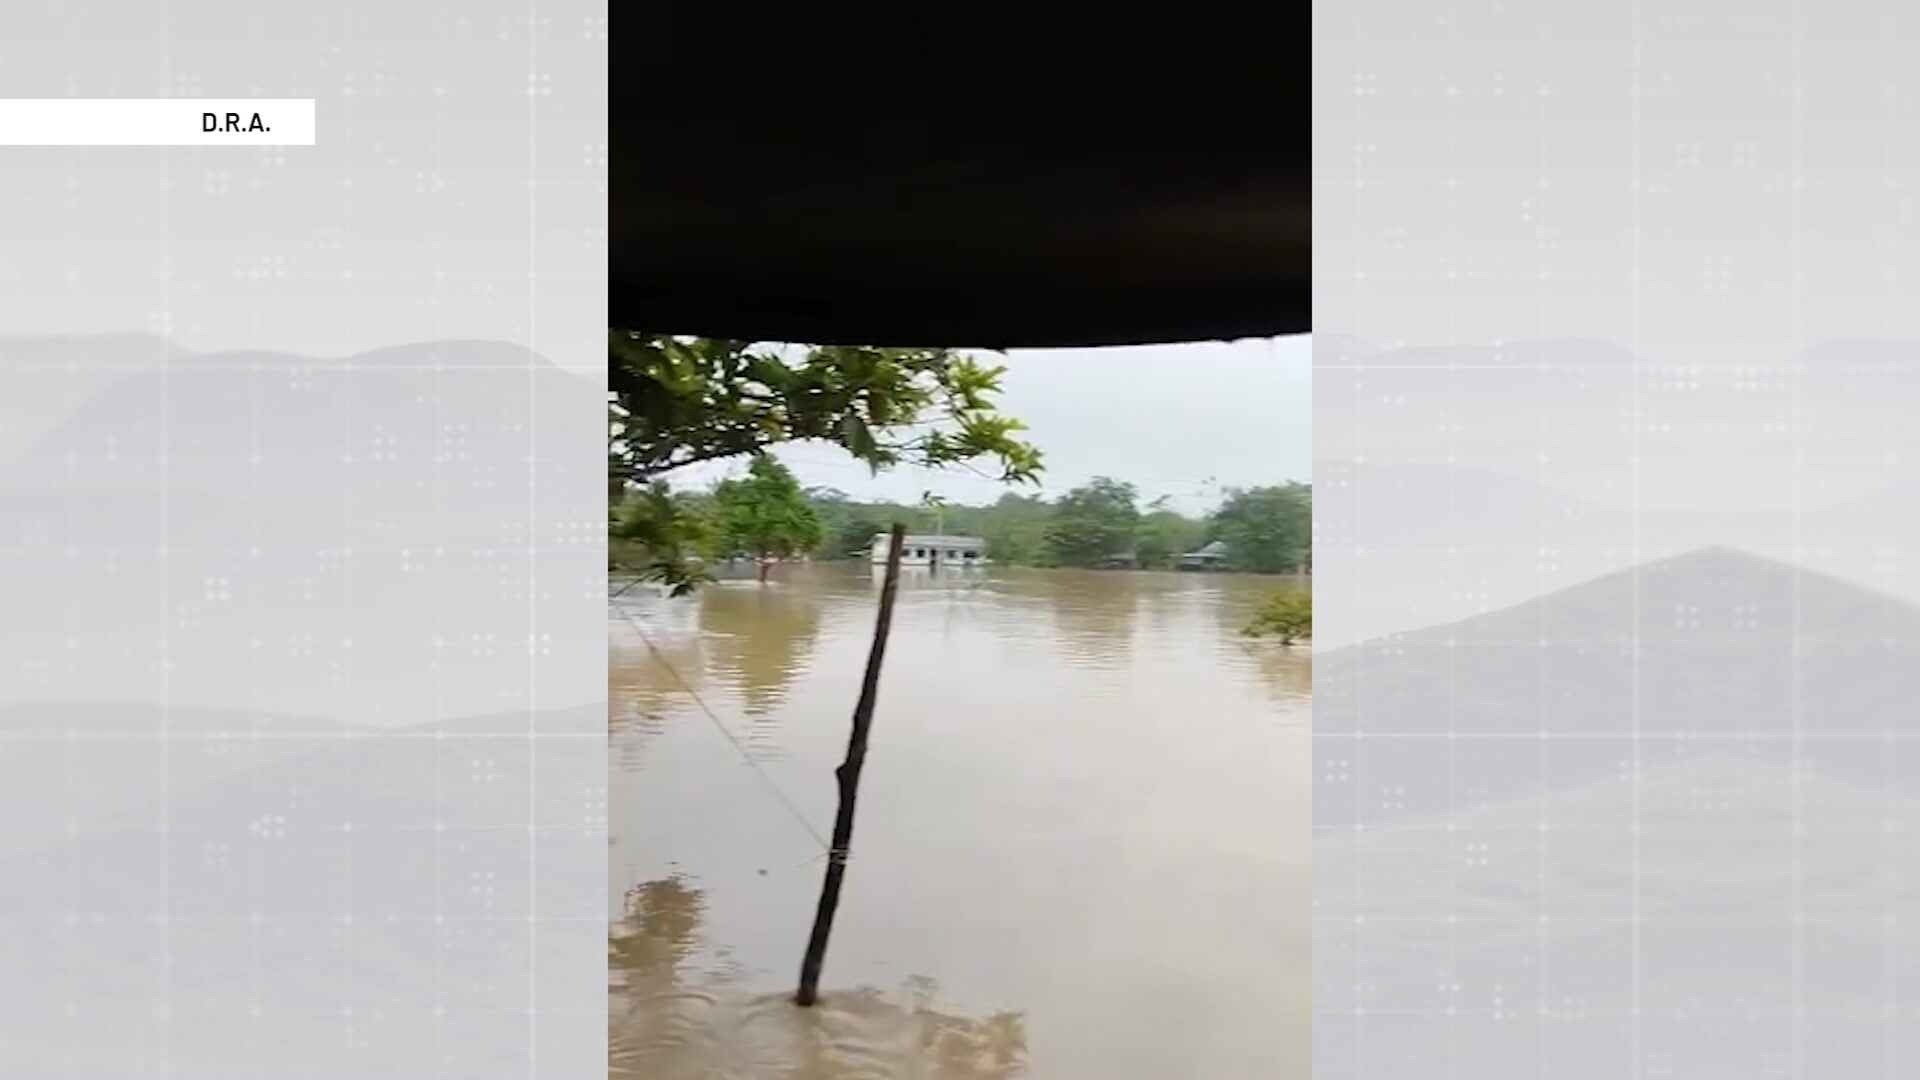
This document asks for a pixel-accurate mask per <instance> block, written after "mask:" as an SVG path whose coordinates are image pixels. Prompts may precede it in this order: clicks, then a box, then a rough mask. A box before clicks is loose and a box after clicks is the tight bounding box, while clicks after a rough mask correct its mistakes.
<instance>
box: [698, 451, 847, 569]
mask: <svg viewBox="0 0 1920 1080" xmlns="http://www.w3.org/2000/svg"><path fill="white" fill-rule="evenodd" d="M713 500H714V504H715V506H716V507H717V508H718V510H719V523H720V543H721V547H722V548H723V549H724V550H725V551H726V553H727V554H729V555H733V554H739V553H744V554H747V555H751V556H753V557H754V558H755V559H756V560H758V561H759V563H760V580H761V581H765V580H767V570H768V568H769V566H770V565H771V563H772V561H773V560H775V559H786V558H792V557H793V556H795V555H799V554H803V553H805V552H809V551H812V550H813V549H814V548H816V547H818V546H820V544H821V543H822V542H823V541H824V540H825V539H826V529H825V527H824V526H822V525H821V524H820V515H819V514H817V513H815V512H814V509H813V504H812V503H810V502H808V501H807V493H806V492H805V491H803V490H801V488H800V482H799V481H798V480H795V479H794V477H793V473H792V472H791V471H789V470H788V469H787V467H786V466H785V465H782V464H780V463H779V462H778V461H775V460H774V459H773V458H771V457H768V456H766V455H764V454H763V455H760V456H759V457H756V458H754V459H753V465H752V466H751V467H750V468H749V469H748V470H747V475H746V478H745V479H741V480H726V481H723V482H722V483H721V484H720V486H719V487H717V488H714V489H713Z"/></svg>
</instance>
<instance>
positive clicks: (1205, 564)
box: [1175, 540, 1227, 570]
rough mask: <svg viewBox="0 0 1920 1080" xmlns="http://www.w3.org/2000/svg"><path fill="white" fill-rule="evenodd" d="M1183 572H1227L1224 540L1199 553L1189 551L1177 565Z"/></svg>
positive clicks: (1216, 541)
mask: <svg viewBox="0 0 1920 1080" xmlns="http://www.w3.org/2000/svg"><path fill="white" fill-rule="evenodd" d="M1175 565H1176V566H1178V567H1179V568H1180V569H1182V570H1225V569H1226V568H1227V545H1226V541H1224V540H1215V541H1214V542H1213V543H1211V544H1208V545H1207V546H1206V547H1203V548H1201V549H1200V550H1198V551H1189V552H1187V553H1186V554H1185V555H1182V556H1180V559H1179V561H1178V562H1177V563H1175Z"/></svg>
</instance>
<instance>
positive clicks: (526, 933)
mask: <svg viewBox="0 0 1920 1080" xmlns="http://www.w3.org/2000/svg"><path fill="white" fill-rule="evenodd" d="M606 30H607V23H606V13H605V7H604V5H603V4H599V3H573V4H569V3H555V2H551V0H539V2H537V3H532V4H526V3H521V4H504V3H481V4H460V5H445V4H437V5H434V4H424V5H407V4H369V3H364V2H349V3H347V4H344V5H321V6H307V7H304V8H299V9H295V8H263V7H260V6H258V5H252V6H249V5H234V4H216V3H202V2H180V0H175V2H173V3H171V4H163V5H158V6H155V5H125V4H119V5H106V6H104V7H103V6H101V5H89V6H86V7H84V8H71V9H69V8H61V7H59V6H57V5H55V6H45V5H43V6H41V7H39V8H36V9H34V10H33V11H30V12H22V13H20V14H18V15H17V16H10V17H9V20H8V29H7V33H6V35H5V36H4V39H0V94H4V95H8V96H20V97H44V96H62V95H64V96H93V97H113V96H123V97H137V96H209V97H210V96H220V95H234V96H292V97H312V98H314V99H316V101H317V103H318V105H317V109H318V127H319V131H320V139H319V143H318V145H316V146H313V147H272V148H233V149H226V148H190V149H189V148H175V149H158V148H112V149H87V148H74V149H68V148H57V149H48V148H35V149H10V150H0V190H3V191H4V192H5V197H4V198H0V237H5V242H4V243H3V244H0V295H4V297H5V300H4V302H0V597H4V600H3V601H0V640H3V641H4V643H5V648H4V649H3V650H0V812H3V813H4V816H0V1075H5V1076H22V1077H25V1076H32V1077H48V1078H59V1077H76V1078H79V1077H84V1078H90V1080H91V1078H98V1077H109V1076H112V1077H120V1076H154V1077H181V1078H185V1077H194V1078H202V1077H209V1078H218V1077H230V1078H234V1080H241V1078H245V1080H257V1078H264V1077H275V1076H355V1077H394V1078H403V1077H404V1078H408V1080H413V1078H420V1077H436V1076H444V1077H461V1078H468V1077H494V1076H497V1077H532V1076H540V1077H562V1076H582V1077H587V1076H599V1075H602V1072H601V1070H602V1069H603V1068H604V1067H605V1058H606V1054H605V1050H606V1042H605V1030H606V1029H605V1026H604V1015H605V1007H606V1005H605V982H604V978H605V963H604V954H603V953H602V952H601V950H602V948H603V947H604V946H603V945H602V932H603V929H604V926H605V921H606V919H605V911H604V907H605V891H606V862H605V860H606V790H607V776H606V768H607V760H606V743H605V729H604V723H605V720H604V716H605V704H606V666H605V665H606V653H605V649H606V645H605V637H604V632H603V630H602V627H601V622H600V620H601V619H602V618H603V617H604V602H605V561H604V560H605V554H604V543H605V541H604V530H605V525H604V519H603V517H602V513H603V507H602V502H603V499H604V495H603V492H602V490H601V488H602V485H601V483H600V481H599V479H598V477H599V475H600V473H599V470H600V468H601V464H600V458H601V454H602V453H603V450H604V448H603V447H602V446H600V445H599V444H600V441H601V440H600V436H599V425H600V424H601V423H602V422H603V418H604V381H603V377H602V371H603V368H602V365H603V364H604V360H603V354H602V352H601V348H602V340H601V335H602V334H603V333H604V331H605V235H606V233H605V226H606V210H605V145H606V109H605V91H604V88H605V78H606Z"/></svg>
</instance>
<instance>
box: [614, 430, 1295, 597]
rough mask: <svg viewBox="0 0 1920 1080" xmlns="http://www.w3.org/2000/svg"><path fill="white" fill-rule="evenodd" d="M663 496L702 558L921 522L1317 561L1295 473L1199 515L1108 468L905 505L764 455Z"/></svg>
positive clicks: (1090, 545)
mask: <svg viewBox="0 0 1920 1080" xmlns="http://www.w3.org/2000/svg"><path fill="white" fill-rule="evenodd" d="M661 497H663V498H666V499H668V500H670V501H671V503H672V506H671V512H670V513H668V514H664V515H658V516H664V517H668V518H671V519H672V520H673V521H675V522H677V523H678V526H679V527H680V529H681V530H682V534H683V535H682V536H681V537H680V538H679V542H680V545H681V547H682V548H683V549H684V550H685V551H687V552H688V553H690V554H694V555H697V556H699V557H701V558H704V559H707V560H716V559H726V558H729V557H736V556H737V557H748V558H757V559H760V560H761V561H762V563H763V565H764V563H765V562H767V561H769V560H774V559H784V558H795V557H809V558H814V559H847V558H857V557H862V556H864V555H865V554H866V553H867V551H868V550H869V548H870V546H871V545H872V543H873V539H874V537H875V536H876V535H877V534H880V533H884V532H886V531H887V530H888V529H889V528H891V527H892V525H893V524H894V523H895V522H904V523H905V524H906V525H907V527H908V529H909V531H911V532H915V533H944V534H948V535H965V536H977V537H980V538H981V539H983V540H985V541H986V544H987V557H988V558H989V559H992V560H993V561H994V562H996V563H1000V564H1003V565H1014V566H1039V567H1098V566H1106V565H1114V564H1120V565H1127V566H1138V567H1140V568H1142V569H1168V568H1171V567H1173V566H1174V565H1175V564H1176V562H1177V560H1178V558H1179V557H1180V556H1181V555H1182V554H1185V553H1187V552H1190V551H1194V550H1196V549H1199V548H1201V547H1203V546H1205V545H1207V544H1209V543H1212V542H1215V541H1219V542H1220V543H1221V544H1223V545H1224V548H1225V566H1226V568H1227V569H1230V570H1240V571H1247V572H1252V573H1273V574H1280V573H1298V572H1301V571H1303V570H1309V569H1311V558H1312V547H1313V538H1312V530H1313V489H1312V487H1311V486H1310V485H1307V484H1298V483H1289V484H1280V485H1275V486H1270V487H1254V488H1245V489H1240V490H1229V491H1228V492H1227V493H1226V497H1225V499H1224V500H1223V501H1222V503H1221V505H1220V507H1219V508H1218V509H1217V510H1215V511H1214V512H1212V513H1210V514H1207V515H1204V516H1200V517H1190V516H1187V515H1184V514H1182V513H1180V512H1179V511H1177V510H1174V509H1172V508H1171V507H1170V506H1169V505H1168V500H1167V499H1165V498H1161V499H1155V500H1152V501H1149V502H1146V503H1144V504H1143V503H1142V502H1141V499H1140V496H1139V493H1138V491H1137V490H1136V489H1135V487H1134V486H1133V485H1131V484H1128V483H1125V482H1123V481H1120V480H1115V479H1113V478H1110V477H1099V478H1096V479H1094V480H1092V481H1091V482H1089V483H1087V484H1084V485H1082V486H1080V487H1076V488H1074V489H1072V490H1071V491H1068V492H1066V493H1065V494H1063V495H1061V496H1060V497H1059V498H1057V499H1051V500H1049V499H1047V498H1044V497H1042V496H1038V495H1024V494H1020V493H1017V492H1008V493H1007V494H1005V495H1002V496H1001V497H1000V498H999V499H998V500H997V501H995V502H992V503H988V504H986V505H982V506H967V505H958V504H952V503H948V502H946V501H945V500H942V499H938V498H935V497H932V496H928V497H927V498H924V499H923V500H921V501H920V502H918V503H915V504H905V503H895V502H868V501H861V500H858V499H855V498H853V497H851V496H849V495H847V494H846V493H845V492H842V491H838V490H835V489H833V488H806V489H803V488H802V487H801V486H800V484H799V482H798V481H797V480H796V479H795V477H794V476H793V474H792V472H790V471H789V470H788V469H787V468H786V467H785V466H784V465H782V464H780V462H779V461H778V460H776V459H774V458H773V457H771V456H762V457H758V458H756V459H754V461H753V462H752V464H751V466H750V468H749V469H748V472H747V474H746V475H745V476H744V477H739V478H735V479H729V480H724V481H721V482H720V483H719V484H717V485H715V486H714V487H712V488H711V489H707V490H682V491H679V492H674V493H671V494H663V495H662V496H661ZM616 554H619V552H618V545H616ZM629 554H631V553H630V552H629Z"/></svg>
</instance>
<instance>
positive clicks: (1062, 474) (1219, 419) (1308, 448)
mask: <svg viewBox="0 0 1920 1080" xmlns="http://www.w3.org/2000/svg"><path fill="white" fill-rule="evenodd" d="M1309 341H1310V339H1309V338H1308V337H1307V336H1306V335H1299V336H1294V337H1284V338H1272V339H1265V340H1256V341H1240V342H1232V343H1209V344H1194V345H1156V346H1139V347H1131V348H1109V349H1048V350H1035V351H1017V352H1012V353H1008V354H1006V355H1005V356H1003V357H1001V358H1000V359H999V362H1000V363H1002V364H1004V365H1005V367H1006V369H1007V373H1006V375H1005V376H1004V377H1003V378H1002V380H1001V385H1002V388H1003V390H1004V393H1003V394H1002V395H1001V398H1000V405H1001V408H1002V409H1003V410H1004V411H1005V412H1006V413H1007V414H1008V415H1010V416H1016V417H1019V418H1020V419H1021V420H1023V421H1025V422H1026V423H1027V425H1028V427H1029V428H1030V429H1031V430H1030V431H1029V432H1028V437H1029V438H1030V439H1031V440H1032V441H1033V442H1034V444H1035V445H1037V446H1039V447H1040V450H1041V452H1042V453H1043V454H1044V455H1045V460H1046V466H1047V468H1046V474H1045V476H1044V477H1043V478H1042V484H1041V488H1040V490H1041V491H1042V492H1043V493H1045V494H1047V495H1049V496H1052V495H1058V494H1059V493H1061V492H1063V491H1065V490H1067V489H1068V488H1071V487H1073V486H1075V485H1077V484H1083V483H1085V482H1086V481H1088V480H1090V479H1092V478H1093V477H1095V476H1111V477H1114V478H1116V479H1120V480H1126V481H1128V482H1130V483H1132V484H1133V485H1134V486H1135V487H1137V488H1138V489H1139V490H1140V494H1141V501H1142V502H1143V503H1144V502H1148V501H1151V500H1153V499H1155V498H1158V497H1159V496H1162V495H1167V496H1171V497H1172V498H1173V501H1174V505H1175V506H1176V507H1177V508H1179V509H1181V510H1185V511H1188V512H1198V511H1203V510H1207V509H1211V508H1212V507H1213V506H1214V505H1215V504H1216V503H1217V502H1218V501H1219V495H1218V492H1219V489H1220V488H1222V487H1250V486H1253V485H1256V484H1278V483H1281V482H1283V481H1287V480H1310V479H1311V478H1312V477H1311V469H1312V459H1313V432H1312V427H1311V424H1312V415H1313V401H1312V386H1313V384H1312V378H1311V375H1312V367H1311V348H1310V345H1309ZM779 457H780V459H781V460H782V461H784V462H785V463H786V464H787V465H788V467H790V468H792V469H793V471H794V473H795V474H796V475H798V476H799V478H800V482H801V483H802V484H805V485H807V486H809V487H814V486H823V487H834V488H839V489H840V490H841V491H844V492H846V493H847V494H849V495H852V496H854V497H855V498H859V499H892V500H896V501H901V502H911V501H914V500H917V499H919V497H920V495H921V493H922V492H926V491H934V492H937V493H939V494H940V495H942V496H945V497H946V498H947V499H949V500H951V501H954V502H961V503H985V502H992V501H993V500H995V499H997V498H999V497H1000V495H1001V493H1003V492H1004V491H1007V490H1009V489H1008V488H1007V487H1006V486H1004V485H1001V484H998V483H995V482H993V481H991V480H986V479H982V478H981V477H979V476H976V475H974V474H973V473H970V472H967V471H965V470H959V469H955V470H944V471H939V472H934V471H928V470H922V469H894V470H889V471H887V472H883V473H881V474H880V475H879V476H873V475H872V474H870V473H869V471H868V470H867V468H866V467H865V466H863V465H861V464H859V463H858V462H855V461H853V460H852V459H851V458H850V457H848V455H847V454H846V452H845V451H843V450H841V449H839V448H838V447H835V446H829V445H823V444H814V443H808V444H800V445H794V446H787V447H782V448H781V449H780V451H779ZM744 468H745V466H744V465H743V464H741V463H732V464H725V465H716V466H714V467H711V468H705V469H700V468H695V469H687V470H685V471H683V472H677V473H675V474H674V483H675V485H676V486H687V487H695V486H700V485H703V484H705V483H708V482H711V481H713V480H716V479H719V478H720V477H722V476H726V475H728V474H729V473H732V472H739V471H743V470H744ZM1026 490H1033V489H1031V488H1028V489H1026Z"/></svg>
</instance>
